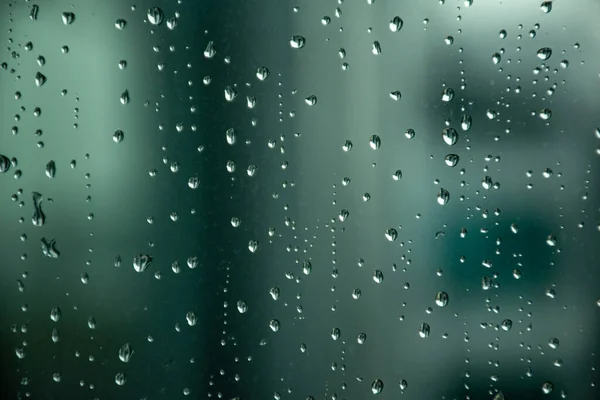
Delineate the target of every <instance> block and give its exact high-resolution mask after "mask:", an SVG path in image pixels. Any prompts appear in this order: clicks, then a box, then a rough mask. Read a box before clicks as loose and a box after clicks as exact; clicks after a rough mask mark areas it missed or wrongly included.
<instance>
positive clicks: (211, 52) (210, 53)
mask: <svg viewBox="0 0 600 400" xmlns="http://www.w3.org/2000/svg"><path fill="white" fill-rule="evenodd" d="M215 54H217V50H216V49H215V43H214V42H213V41H212V40H211V41H210V42H208V44H207V45H206V48H205V49H204V57H206V58H213V57H214V56H215Z"/></svg>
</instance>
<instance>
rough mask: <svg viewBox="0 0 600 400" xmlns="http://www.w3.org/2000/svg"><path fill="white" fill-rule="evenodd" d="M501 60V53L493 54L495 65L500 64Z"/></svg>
mask: <svg viewBox="0 0 600 400" xmlns="http://www.w3.org/2000/svg"><path fill="white" fill-rule="evenodd" d="M501 60H502V56H501V55H500V53H494V54H492V62H493V63H494V64H498V63H499V62H500V61H501Z"/></svg>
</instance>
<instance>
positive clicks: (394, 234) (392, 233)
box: [385, 228, 398, 242]
mask: <svg viewBox="0 0 600 400" xmlns="http://www.w3.org/2000/svg"><path fill="white" fill-rule="evenodd" d="M385 238H386V239H387V240H389V241H390V242H393V241H394V240H396V239H397V238H398V231H397V230H396V229H394V228H390V229H387V230H386V231H385Z"/></svg>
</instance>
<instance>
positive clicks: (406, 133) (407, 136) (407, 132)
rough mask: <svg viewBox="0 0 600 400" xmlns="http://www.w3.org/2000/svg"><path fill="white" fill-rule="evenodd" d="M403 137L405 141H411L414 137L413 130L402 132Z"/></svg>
mask: <svg viewBox="0 0 600 400" xmlns="http://www.w3.org/2000/svg"><path fill="white" fill-rule="evenodd" d="M404 136H405V137H406V138H407V139H412V138H414V137H415V130H414V129H407V130H406V131H405V132H404Z"/></svg>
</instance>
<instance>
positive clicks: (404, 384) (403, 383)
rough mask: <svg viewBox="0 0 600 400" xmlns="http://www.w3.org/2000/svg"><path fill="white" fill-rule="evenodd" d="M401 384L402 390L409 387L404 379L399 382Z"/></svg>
mask: <svg viewBox="0 0 600 400" xmlns="http://www.w3.org/2000/svg"><path fill="white" fill-rule="evenodd" d="M399 386H400V390H406V388H407V387H408V382H406V381H405V380H404V379H402V380H401V381H400V383H399Z"/></svg>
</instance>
